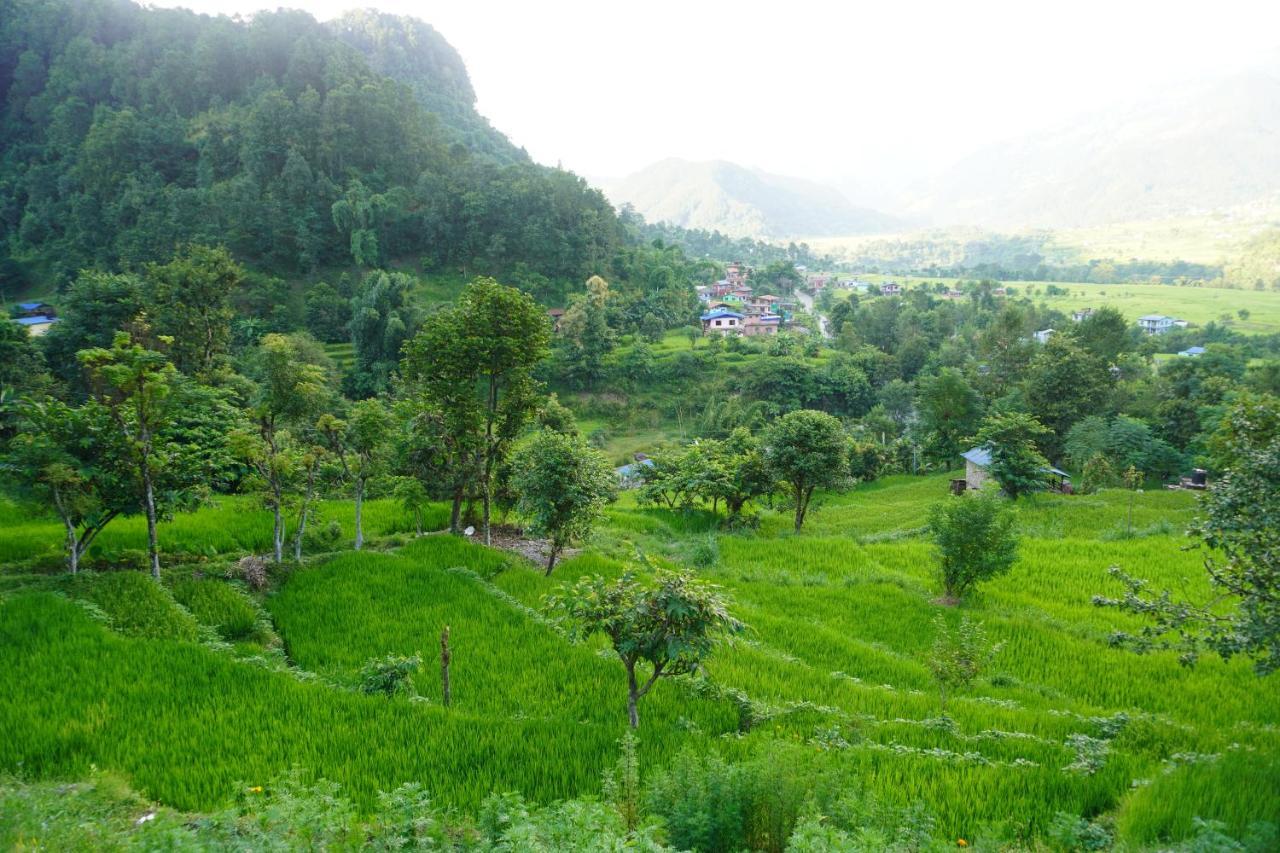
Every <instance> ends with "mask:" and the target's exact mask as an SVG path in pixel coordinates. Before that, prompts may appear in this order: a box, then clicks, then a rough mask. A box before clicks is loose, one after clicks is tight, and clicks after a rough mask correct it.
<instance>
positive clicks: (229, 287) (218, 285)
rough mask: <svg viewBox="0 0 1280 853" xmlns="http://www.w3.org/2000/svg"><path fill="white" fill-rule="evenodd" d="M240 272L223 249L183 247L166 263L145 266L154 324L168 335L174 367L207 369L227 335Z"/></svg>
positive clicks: (193, 371)
mask: <svg viewBox="0 0 1280 853" xmlns="http://www.w3.org/2000/svg"><path fill="white" fill-rule="evenodd" d="M243 279H244V271H243V270H242V269H241V268H240V266H239V265H238V264H237V263H236V262H235V261H234V260H232V258H231V254H230V253H229V252H228V251H227V250H226V249H224V248H211V247H209V246H198V245H193V246H184V247H183V248H182V249H180V250H179V251H178V254H177V255H176V256H175V257H174V258H173V260H171V261H169V262H168V263H165V264H151V265H150V266H148V267H147V282H148V284H149V286H150V294H149V295H150V303H151V304H152V305H153V306H154V312H155V314H154V318H153V322H154V324H155V326H156V328H157V329H158V330H159V331H160V332H162V333H164V334H166V335H169V336H171V337H172V338H173V344H172V345H171V347H170V352H169V354H170V356H171V357H172V359H173V363H174V366H175V367H177V368H178V369H179V370H181V371H182V372H183V373H187V374H190V375H193V376H200V375H205V374H208V373H209V371H210V370H212V369H213V368H214V366H215V365H216V364H217V361H218V359H219V358H220V357H221V356H223V355H224V354H225V353H226V351H227V345H228V343H229V342H230V340H231V320H232V317H233V316H234V313H235V312H234V311H233V310H232V308H231V296H232V294H233V293H234V292H235V290H236V289H237V288H238V287H239V286H240V283H241V281H242V280H243Z"/></svg>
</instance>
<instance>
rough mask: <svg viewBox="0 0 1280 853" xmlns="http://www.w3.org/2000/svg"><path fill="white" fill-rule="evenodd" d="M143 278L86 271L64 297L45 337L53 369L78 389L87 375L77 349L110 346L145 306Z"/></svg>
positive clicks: (50, 364)
mask: <svg viewBox="0 0 1280 853" xmlns="http://www.w3.org/2000/svg"><path fill="white" fill-rule="evenodd" d="M143 293H144V288H143V281H142V280H141V279H140V278H138V277H137V276H133V275H113V274H109V273H102V272H83V273H81V274H80V276H79V277H78V278H76V280H75V281H74V282H72V284H71V286H70V287H69V288H68V289H67V292H66V294H64V296H63V298H62V302H61V305H60V311H59V314H58V319H59V322H57V323H55V324H54V325H53V327H52V328H51V329H49V331H48V333H47V334H46V335H45V336H44V338H42V339H41V345H42V346H43V347H44V351H45V357H46V359H47V360H48V363H49V367H50V369H51V370H52V371H53V372H54V373H55V374H56V375H57V377H58V378H59V379H61V380H62V381H63V382H65V383H66V384H67V385H68V386H70V388H71V389H73V390H75V391H77V392H83V391H84V390H85V375H84V371H83V369H82V368H81V366H80V362H79V361H78V360H77V359H76V353H78V352H80V351H81V350H86V349H92V348H94V347H110V346H111V343H112V341H113V340H114V339H115V335H116V332H118V331H120V330H121V329H124V328H127V327H128V325H129V324H130V323H131V322H132V321H133V320H134V318H136V317H137V316H138V314H140V313H141V312H142V310H143V306H144V303H145V299H144V296H143Z"/></svg>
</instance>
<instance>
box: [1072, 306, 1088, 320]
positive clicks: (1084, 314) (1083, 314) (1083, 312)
mask: <svg viewBox="0 0 1280 853" xmlns="http://www.w3.org/2000/svg"><path fill="white" fill-rule="evenodd" d="M1092 316H1093V309H1092V308H1081V309H1080V310H1079V311H1072V312H1071V320H1072V322H1075V323H1083V322H1084V321H1085V320H1088V319H1089V318H1090V317H1092Z"/></svg>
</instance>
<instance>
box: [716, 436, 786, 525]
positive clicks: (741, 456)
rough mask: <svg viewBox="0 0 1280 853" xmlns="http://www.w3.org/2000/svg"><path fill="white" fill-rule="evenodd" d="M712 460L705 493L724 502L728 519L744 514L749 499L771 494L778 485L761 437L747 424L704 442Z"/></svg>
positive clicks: (733, 519) (731, 520)
mask: <svg viewBox="0 0 1280 853" xmlns="http://www.w3.org/2000/svg"><path fill="white" fill-rule="evenodd" d="M704 444H706V445H708V447H707V448H706V450H705V452H706V454H707V456H708V457H709V459H710V462H711V474H712V476H710V477H708V478H707V483H706V492H707V493H708V494H709V495H710V496H711V498H712V500H713V502H714V501H715V500H717V499H718V500H721V501H724V508H725V511H726V512H727V513H728V514H729V521H730V522H734V521H736V520H737V519H739V518H740V517H741V516H742V511H743V508H744V507H745V506H746V504H747V502H748V501H752V500H755V499H756V498H759V497H763V496H764V495H767V494H770V493H772V492H773V491H774V490H775V489H776V488H777V486H778V481H777V479H776V478H775V476H774V473H773V472H772V471H771V470H770V468H769V462H768V459H766V457H765V452H764V446H763V444H762V443H761V441H760V439H759V438H758V437H756V436H754V435H752V434H751V432H750V430H748V429H746V428H745V427H738V428H737V429H735V430H734V431H733V432H731V433H730V434H729V437H728V438H726V439H724V440H722V441H710V442H704Z"/></svg>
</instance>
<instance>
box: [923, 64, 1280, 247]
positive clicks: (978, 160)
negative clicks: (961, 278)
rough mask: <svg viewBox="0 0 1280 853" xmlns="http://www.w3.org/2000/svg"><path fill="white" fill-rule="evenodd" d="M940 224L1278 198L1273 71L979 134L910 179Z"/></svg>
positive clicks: (1279, 150) (1055, 223)
mask: <svg viewBox="0 0 1280 853" xmlns="http://www.w3.org/2000/svg"><path fill="white" fill-rule="evenodd" d="M912 195H913V200H912V201H911V202H910V203H909V205H908V206H907V208H906V209H905V210H904V211H903V212H904V213H905V214H907V215H909V216H913V217H920V218H923V219H928V220H931V221H933V222H935V223H940V224H961V223H963V224H969V225H985V226H996V227H1002V226H1003V227H1009V226H1034V227H1073V226H1090V225H1100V224H1106V223H1112V222H1122V221H1129V220H1138V219H1156V218H1164V217H1175V216H1183V215H1187V214H1192V213H1197V212H1203V211H1206V210H1213V209H1224V208H1236V207H1241V206H1245V205H1259V204H1272V203H1275V202H1276V201H1277V200H1280V74H1277V73H1263V72H1252V73H1249V74H1241V75H1237V76H1235V77H1232V78H1230V79H1227V80H1223V81H1218V82H1215V83H1212V84H1202V85H1197V86H1192V87H1187V88H1184V89H1179V90H1176V91H1175V90H1170V91H1166V92H1163V93H1161V94H1160V95H1159V96H1157V97H1155V98H1152V99H1149V100H1147V101H1145V102H1143V103H1141V104H1138V105H1136V106H1130V107H1128V108H1124V109H1116V110H1111V111H1107V112H1104V113H1100V114H1097V115H1093V116H1086V117H1082V118H1080V119H1078V120H1076V121H1073V122H1070V123H1067V124H1064V125H1063V126H1061V127H1059V128H1058V129H1056V130H1054V131H1051V132H1046V133H1040V134H1036V135H1033V136H1028V137H1026V138H1024V139H1020V140H1017V141H1013V142H1009V143H1006V144H1001V145H996V146H991V147H989V148H986V149H984V150H982V151H979V152H978V153H976V154H974V155H972V156H970V157H968V158H966V159H964V160H962V161H961V162H959V163H957V164H956V165H955V166H954V167H952V168H950V169H948V170H947V171H946V172H945V173H944V174H943V175H942V176H940V177H939V178H938V179H936V180H934V181H933V182H932V183H931V184H930V185H928V186H925V187H921V188H917V190H916V192H915V193H913V194H912Z"/></svg>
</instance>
